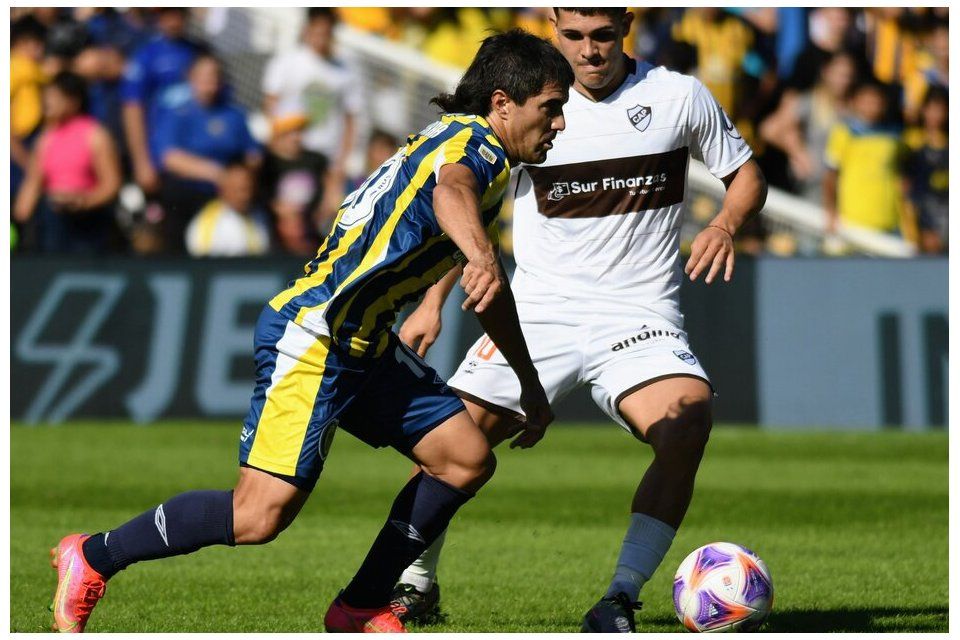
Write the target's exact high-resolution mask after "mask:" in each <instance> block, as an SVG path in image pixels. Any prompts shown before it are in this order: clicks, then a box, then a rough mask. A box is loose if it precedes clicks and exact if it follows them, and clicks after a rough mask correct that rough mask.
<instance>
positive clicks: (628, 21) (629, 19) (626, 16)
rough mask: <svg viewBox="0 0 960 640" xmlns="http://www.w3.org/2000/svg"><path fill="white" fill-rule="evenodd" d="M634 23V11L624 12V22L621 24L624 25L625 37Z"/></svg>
mask: <svg viewBox="0 0 960 640" xmlns="http://www.w3.org/2000/svg"><path fill="white" fill-rule="evenodd" d="M631 24H633V13H631V12H629V11H627V12H626V13H625V14H623V22H622V23H621V26H622V27H623V37H624V38H626V37H627V34H628V33H630V25H631Z"/></svg>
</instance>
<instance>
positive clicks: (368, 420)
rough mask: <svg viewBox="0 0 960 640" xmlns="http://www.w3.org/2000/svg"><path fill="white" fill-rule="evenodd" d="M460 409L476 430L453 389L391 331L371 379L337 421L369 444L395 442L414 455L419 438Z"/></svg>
mask: <svg viewBox="0 0 960 640" xmlns="http://www.w3.org/2000/svg"><path fill="white" fill-rule="evenodd" d="M460 413H462V414H463V415H464V417H465V418H466V419H467V420H468V421H470V424H471V426H472V427H473V428H474V429H476V425H474V424H473V422H472V420H470V418H469V415H468V414H467V412H466V408H465V407H464V404H463V401H462V400H460V398H459V397H458V396H457V394H456V393H455V392H454V390H453V389H452V388H450V387H449V386H448V385H447V384H446V383H445V382H444V381H443V380H442V379H441V378H440V376H439V375H438V374H437V372H436V371H435V370H434V369H433V368H432V367H430V365H428V364H427V363H426V362H425V361H424V360H423V359H422V358H421V357H420V356H418V355H417V354H416V352H415V351H413V350H412V349H410V348H409V347H408V346H406V345H405V344H403V343H402V342H401V341H400V340H399V338H397V337H396V336H395V335H392V334H391V336H390V340H389V342H388V344H387V349H386V351H385V352H384V354H383V356H382V357H380V360H379V362H378V364H377V367H376V369H375V370H374V372H373V374H372V375H371V377H370V379H369V381H368V382H367V384H366V385H365V386H364V387H363V390H362V392H361V393H360V394H359V395H358V396H357V398H356V399H355V400H354V401H353V402H352V403H351V405H350V407H349V408H348V409H347V410H346V411H344V413H343V414H342V416H341V418H340V426H341V427H342V428H343V429H345V430H346V431H348V432H349V433H351V434H353V435H354V436H356V437H357V438H359V439H360V440H363V441H364V442H366V443H367V444H369V445H370V446H373V447H393V448H394V449H396V450H397V451H399V452H400V453H402V454H404V455H406V456H408V457H412V452H413V449H414V448H415V447H416V445H417V444H418V443H419V442H420V441H421V440H422V439H423V438H425V437H426V436H427V435H428V434H430V433H431V432H432V431H434V430H435V429H437V428H439V427H440V426H442V425H444V424H445V423H446V422H447V421H448V420H449V419H450V418H452V417H453V416H455V415H456V414H460ZM481 437H482V434H481Z"/></svg>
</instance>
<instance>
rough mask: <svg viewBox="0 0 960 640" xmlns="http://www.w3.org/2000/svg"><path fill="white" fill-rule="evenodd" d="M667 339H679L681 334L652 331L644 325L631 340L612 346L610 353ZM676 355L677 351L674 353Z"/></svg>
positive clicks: (659, 330) (660, 330) (667, 331)
mask: <svg viewBox="0 0 960 640" xmlns="http://www.w3.org/2000/svg"><path fill="white" fill-rule="evenodd" d="M667 337H669V338H677V339H679V338H680V332H679V331H669V330H666V329H651V328H649V327H647V325H643V326H642V327H640V332H639V333H638V334H636V335H633V336H630V337H629V338H627V339H625V340H621V341H620V342H614V343H613V344H612V345H610V351H622V350H624V349H629V348H630V347H632V346H635V345H638V344H640V343H641V342H646V341H647V340H654V341H657V340H659V339H660V338H667ZM674 353H676V351H674ZM688 355H689V354H688ZM678 357H679V356H678ZM691 357H693V356H691Z"/></svg>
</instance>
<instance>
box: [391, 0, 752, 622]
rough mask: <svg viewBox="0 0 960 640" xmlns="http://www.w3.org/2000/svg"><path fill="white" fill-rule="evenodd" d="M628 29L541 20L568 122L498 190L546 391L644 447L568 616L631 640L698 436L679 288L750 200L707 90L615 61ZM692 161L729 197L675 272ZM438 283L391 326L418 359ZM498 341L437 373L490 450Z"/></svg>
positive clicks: (508, 408)
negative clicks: (602, 554)
mask: <svg viewBox="0 0 960 640" xmlns="http://www.w3.org/2000/svg"><path fill="white" fill-rule="evenodd" d="M632 18H633V16H632V14H630V13H628V12H626V10H625V9H623V8H619V9H606V8H600V7H595V8H587V9H560V10H557V11H556V14H555V21H554V25H555V27H556V34H557V45H558V47H559V48H560V50H561V51H562V52H563V55H564V57H565V58H566V59H567V61H568V62H569V63H570V65H571V67H573V69H574V73H575V75H576V82H575V83H574V90H573V91H571V92H570V94H571V95H570V102H569V103H568V104H567V106H566V107H565V109H564V115H565V116H566V123H567V128H566V130H565V131H564V132H563V133H561V134H560V135H558V136H557V139H556V142H555V146H554V149H553V151H551V153H550V157H549V158H548V159H547V161H546V162H544V163H542V164H541V165H539V166H529V165H527V166H520V167H518V168H517V170H516V174H517V175H516V186H515V187H514V188H515V189H516V200H515V203H514V209H513V247H514V255H515V256H516V260H517V270H516V273H515V275H514V279H513V291H514V293H515V295H516V300H517V310H518V312H519V316H520V321H521V326H522V328H523V333H524V336H525V337H526V339H527V342H528V344H529V345H530V352H531V355H532V356H533V359H534V364H535V366H536V367H537V370H538V371H540V374H541V380H542V381H543V384H544V388H545V390H546V392H547V396H548V397H549V398H550V399H551V401H552V400H554V399H556V398H559V397H562V396H564V395H566V394H567V393H568V392H569V391H570V390H571V389H573V388H574V387H577V386H589V387H590V389H591V392H592V395H593V398H594V400H595V401H596V402H597V404H598V405H599V406H600V408H601V409H602V410H603V411H604V412H605V413H606V414H607V415H608V416H610V418H611V420H612V421H614V422H616V423H617V424H619V425H620V426H621V427H623V428H624V429H625V430H626V431H627V432H628V433H630V434H632V435H633V436H635V437H636V438H637V439H639V440H640V441H642V442H646V443H648V444H650V445H651V447H652V448H653V451H654V460H653V462H652V463H651V465H650V467H649V468H648V469H647V470H646V471H645V472H644V474H643V477H642V479H641V480H640V483H639V486H638V487H637V490H636V493H635V494H634V498H633V501H632V504H631V505H630V524H629V527H628V528H627V533H626V536H625V538H624V540H623V544H622V547H621V551H620V557H619V560H618V562H617V567H616V570H615V572H614V576H613V579H612V580H611V582H610V586H609V587H608V589H607V591H606V593H605V594H604V596H603V597H602V598H601V599H600V600H599V602H597V604H596V605H595V606H594V607H592V608H591V609H590V611H589V612H588V613H587V615H586V616H585V618H584V622H583V630H584V631H593V632H597V631H599V632H607V631H610V632H629V631H632V630H634V628H635V621H634V613H633V612H634V610H635V609H637V608H639V604H638V603H637V602H636V600H637V597H638V595H639V592H640V589H641V587H642V586H643V585H644V583H645V582H646V581H647V580H649V578H650V577H651V575H652V574H653V572H654V571H655V570H656V568H657V567H658V566H659V564H660V562H661V561H662V560H663V557H664V555H665V554H666V552H667V549H668V548H669V547H670V544H671V542H672V540H673V537H674V535H675V533H676V529H677V527H679V526H680V523H681V521H682V520H683V517H684V514H685V512H686V510H687V506H688V505H689V504H690V499H691V495H692V493H693V482H694V478H695V477H696V473H697V469H698V467H699V464H700V459H701V457H702V455H703V451H704V447H705V446H706V443H707V438H708V435H709V433H710V428H711V413H710V402H711V397H712V393H711V392H712V389H711V384H710V382H709V379H708V377H707V374H706V372H705V371H704V369H703V367H702V366H701V364H700V362H699V361H698V359H697V358H696V357H695V356H694V355H693V353H692V351H691V348H690V346H689V344H688V343H687V335H686V333H685V332H684V331H683V315H682V314H681V313H680V304H679V292H680V282H681V280H682V278H683V277H684V275H687V276H688V277H689V278H690V279H691V280H695V279H697V278H698V277H700V276H701V275H703V276H705V280H706V282H707V283H708V284H709V283H711V282H713V281H714V279H716V278H718V277H720V276H722V277H723V278H724V279H725V280H729V279H730V277H731V276H732V274H733V263H734V252H733V234H735V233H736V231H737V229H738V228H739V227H740V225H741V224H742V223H743V222H744V221H745V220H746V219H747V218H748V217H749V216H751V215H753V214H754V213H756V212H757V211H759V210H760V208H761V206H762V205H763V202H764V199H765V197H766V184H765V182H764V179H763V176H762V174H761V173H760V170H759V169H758V168H757V165H756V162H754V161H753V160H752V159H751V151H750V147H749V145H747V143H746V142H745V141H744V140H743V138H742V136H741V135H740V133H739V132H738V131H737V129H736V127H734V125H733V124H732V123H731V122H730V120H729V118H728V117H727V115H726V114H725V113H724V112H723V109H721V107H720V106H719V105H718V103H717V101H716V100H715V99H714V97H713V96H712V95H711V94H710V91H709V90H707V88H706V87H704V86H703V84H702V83H701V82H700V81H699V80H697V79H696V78H693V77H691V76H685V75H681V74H679V73H674V72H672V71H669V70H667V69H664V68H663V67H653V66H652V65H649V64H647V63H644V62H642V61H635V60H631V59H630V58H628V57H627V56H625V55H624V53H623V38H624V36H626V35H627V33H628V32H629V27H630V22H631V20H632ZM691 155H695V156H697V157H699V158H702V159H703V161H704V163H705V164H706V166H707V168H708V169H709V170H710V171H711V172H712V173H713V175H714V176H716V177H717V178H718V179H720V180H722V181H723V183H724V185H725V186H726V189H727V192H726V196H725V198H724V201H723V205H722V208H721V210H720V211H719V212H718V214H717V215H716V216H715V217H714V218H713V219H712V220H711V221H710V223H709V226H707V227H706V229H704V230H703V231H702V232H701V233H700V234H698V235H697V237H696V238H695V239H694V241H693V243H692V247H691V256H690V259H689V260H688V261H687V263H686V268H685V269H684V266H683V265H682V263H681V258H680V226H681V223H682V219H683V210H684V199H685V196H686V187H687V165H688V163H689V158H690V156H691ZM684 270H685V271H686V274H684ZM451 286H452V281H451V280H449V279H445V280H444V281H441V283H440V284H438V285H437V286H436V287H435V288H434V289H432V290H431V291H429V292H428V293H427V295H426V296H425V298H424V302H423V303H422V304H421V305H420V307H419V308H418V310H417V311H416V312H415V313H414V314H413V315H411V317H410V319H408V320H407V322H406V323H405V324H404V326H403V328H402V329H401V332H400V335H401V338H403V339H404V340H405V341H407V342H408V344H412V345H417V346H418V349H419V351H420V353H421V355H422V354H423V353H425V352H426V347H428V346H429V345H430V343H431V342H432V341H433V340H434V339H435V337H436V335H437V333H438V332H439V309H440V307H441V306H442V304H443V300H444V299H445V297H446V295H447V293H449V291H450V289H451ZM500 346H501V345H500V343H499V342H498V341H497V339H496V337H494V336H489V335H488V336H483V337H481V338H480V340H478V342H477V344H475V345H474V346H473V347H472V348H471V349H470V351H469V352H468V353H467V356H466V358H465V359H464V361H463V362H462V363H461V365H460V368H459V370H458V371H457V372H456V374H454V376H453V377H452V378H451V379H450V385H451V386H452V387H454V388H455V389H457V391H458V393H460V394H461V397H463V398H464V400H465V401H466V403H467V408H468V410H469V411H470V413H471V415H472V416H473V417H474V420H475V421H476V422H477V424H478V425H480V427H481V429H483V431H484V432H485V433H486V434H487V436H488V438H489V440H490V443H491V444H492V445H496V444H498V443H500V442H503V441H504V440H506V439H508V438H510V437H512V435H513V434H514V433H516V428H517V425H518V424H521V423H518V422H517V418H518V417H522V414H523V408H522V406H521V405H520V403H519V402H518V400H519V398H520V395H519V393H520V385H519V384H518V381H517V380H516V378H514V376H513V375H512V374H511V372H510V367H509V366H508V365H507V361H506V360H505V359H504V357H503V356H504V355H505V354H503V353H501V352H500V349H499V347H500ZM514 444H519V445H520V446H524V445H525V444H526V442H525V441H521V442H519V443H514ZM441 543H442V538H440V539H438V541H437V543H436V544H435V545H434V546H432V547H431V548H430V550H429V551H428V552H427V553H426V554H425V555H424V556H423V557H422V558H421V559H420V560H419V561H418V562H417V563H416V565H415V566H412V567H410V568H409V569H408V570H407V571H406V572H404V575H403V579H402V583H401V584H400V585H398V588H397V592H396V593H395V597H394V604H395V608H396V610H397V611H398V612H399V613H400V614H401V617H404V618H411V617H417V616H418V614H419V615H423V614H424V613H426V612H429V611H430V610H431V609H433V608H435V604H436V601H437V598H438V597H439V594H438V591H437V587H436V584H435V582H436V566H437V559H438V556H439V547H440V544H441Z"/></svg>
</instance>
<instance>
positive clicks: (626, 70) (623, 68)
mask: <svg viewBox="0 0 960 640" xmlns="http://www.w3.org/2000/svg"><path fill="white" fill-rule="evenodd" d="M630 62H631V60H630V59H629V58H628V57H627V56H626V55H625V54H621V55H620V68H619V69H617V72H616V73H615V74H614V75H613V76H612V77H611V79H610V82H608V83H607V84H605V85H604V86H603V87H600V88H599V89H591V88H590V87H585V86H583V85H582V84H580V81H579V80H577V81H575V82H574V83H573V88H574V90H575V91H576V92H577V93H579V94H580V95H582V96H583V97H584V98H586V99H587V100H591V101H593V102H600V101H601V100H605V99H606V98H607V97H609V96H611V95H613V93H614V92H616V90H617V89H619V88H620V85H622V84H623V81H624V80H626V79H627V76H628V75H629V74H630V70H631V65H630Z"/></svg>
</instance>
